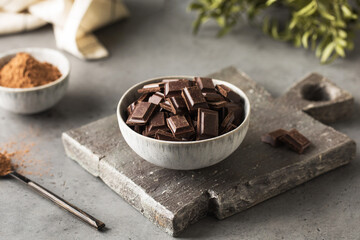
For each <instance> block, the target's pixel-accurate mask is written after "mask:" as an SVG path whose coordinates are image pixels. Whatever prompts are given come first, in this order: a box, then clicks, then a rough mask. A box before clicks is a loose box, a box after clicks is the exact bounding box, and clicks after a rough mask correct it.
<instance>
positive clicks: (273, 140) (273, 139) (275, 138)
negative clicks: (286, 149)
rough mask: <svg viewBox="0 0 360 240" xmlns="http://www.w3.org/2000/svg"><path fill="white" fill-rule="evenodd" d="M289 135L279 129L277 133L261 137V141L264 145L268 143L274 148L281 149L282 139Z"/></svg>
mask: <svg viewBox="0 0 360 240" xmlns="http://www.w3.org/2000/svg"><path fill="white" fill-rule="evenodd" d="M286 133H287V131H286V130H284V129H281V128H280V129H277V130H275V131H272V132H269V133H267V134H264V135H263V136H261V141H262V142H264V143H268V144H270V145H271V146H273V147H279V146H280V145H281V143H282V142H281V141H280V138H281V137H282V136H284V135H285V134H286Z"/></svg>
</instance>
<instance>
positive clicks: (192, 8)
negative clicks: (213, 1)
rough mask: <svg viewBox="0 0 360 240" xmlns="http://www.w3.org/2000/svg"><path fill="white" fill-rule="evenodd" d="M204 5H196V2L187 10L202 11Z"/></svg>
mask: <svg viewBox="0 0 360 240" xmlns="http://www.w3.org/2000/svg"><path fill="white" fill-rule="evenodd" d="M203 7H204V5H202V4H201V3H198V2H194V3H191V4H190V5H189V7H188V9H189V10H192V11H194V10H198V9H203Z"/></svg>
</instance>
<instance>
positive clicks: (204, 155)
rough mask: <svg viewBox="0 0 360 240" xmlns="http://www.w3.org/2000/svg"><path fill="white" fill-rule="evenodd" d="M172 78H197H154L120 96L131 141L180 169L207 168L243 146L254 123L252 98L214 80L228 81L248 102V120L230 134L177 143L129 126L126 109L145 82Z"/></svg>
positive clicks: (151, 158)
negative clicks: (158, 138) (252, 121)
mask: <svg viewBox="0 0 360 240" xmlns="http://www.w3.org/2000/svg"><path fill="white" fill-rule="evenodd" d="M169 78H187V79H193V77H191V76H170V77H161V78H153V79H150V80H147V81H144V82H141V83H139V84H136V85H135V86H133V87H131V88H130V89H129V90H128V91H126V92H125V93H124V95H123V96H122V98H121V99H120V101H119V104H118V107H117V118H118V123H119V127H120V131H121V133H122V136H123V137H124V139H125V141H126V142H127V144H128V145H129V146H130V147H131V148H132V149H133V150H134V151H135V152H136V153H137V154H138V155H139V156H140V157H142V158H143V159H145V160H146V161H148V162H150V163H153V164H155V165H157V166H160V167H163V168H169V169H176V170H193V169H199V168H204V167H208V166H211V165H214V164H216V163H219V162H221V161H222V160H224V159H225V158H227V157H228V156H229V155H230V154H231V153H233V152H234V151H235V150H236V149H237V148H238V147H239V146H240V144H241V142H242V141H243V139H244V137H245V135H246V132H247V130H248V127H249V122H250V103H249V99H248V98H247V96H246V95H245V93H244V92H243V91H241V90H240V89H239V88H237V87H235V86H234V85H233V84H231V83H228V82H224V81H220V80H215V79H214V80H213V81H214V84H224V85H226V86H228V87H229V88H231V89H232V90H233V91H235V92H236V93H237V94H239V95H240V96H241V97H242V98H243V99H244V102H245V119H244V121H243V122H242V123H241V125H240V126H238V127H237V128H236V129H234V130H232V131H230V132H228V133H225V134H223V135H220V136H217V137H214V138H210V139H205V140H200V141H188V142H175V141H164V140H157V139H154V138H150V137H146V136H143V135H141V134H139V133H137V132H135V131H134V130H132V129H131V128H130V127H129V126H128V125H126V123H125V122H126V119H127V113H126V108H127V106H128V105H129V104H131V103H132V102H134V101H135V100H136V99H137V98H138V97H139V94H138V93H137V89H139V88H142V86H143V85H145V84H149V83H153V82H159V81H161V80H162V79H169Z"/></svg>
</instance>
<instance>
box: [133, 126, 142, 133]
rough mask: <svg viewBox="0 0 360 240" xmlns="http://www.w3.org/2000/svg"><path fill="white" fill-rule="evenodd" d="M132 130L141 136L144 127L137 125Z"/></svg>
mask: <svg viewBox="0 0 360 240" xmlns="http://www.w3.org/2000/svg"><path fill="white" fill-rule="evenodd" d="M132 128H133V129H134V131H135V132H137V133H140V134H141V133H142V131H143V126H140V125H135V126H133V127H132Z"/></svg>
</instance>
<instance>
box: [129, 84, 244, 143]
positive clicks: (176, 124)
mask: <svg viewBox="0 0 360 240" xmlns="http://www.w3.org/2000/svg"><path fill="white" fill-rule="evenodd" d="M137 91H138V92H139V93H141V94H142V95H141V96H140V97H139V99H137V100H136V101H135V102H133V103H132V104H130V105H129V106H128V108H127V113H128V118H127V121H126V124H127V125H128V126H130V127H131V128H132V129H134V131H136V132H138V133H140V134H143V135H145V136H148V137H152V138H156V139H159V140H167V141H196V140H203V139H208V138H212V137H216V136H219V135H221V134H224V133H227V132H229V131H231V130H233V129H235V128H236V127H237V126H239V125H240V124H241V123H242V121H243V119H244V101H243V99H242V98H241V97H240V96H239V95H238V94H237V93H235V92H234V91H233V90H231V89H230V88H229V87H227V86H225V85H216V86H215V85H214V83H213V80H212V79H211V78H202V77H195V79H163V80H162V81H161V82H157V83H152V84H148V85H145V86H143V88H141V89H138V90H137Z"/></svg>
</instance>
